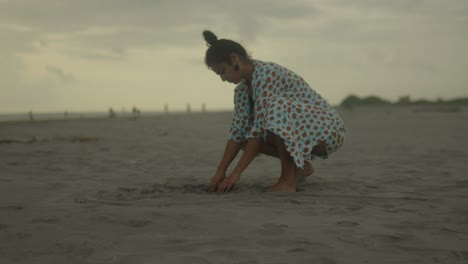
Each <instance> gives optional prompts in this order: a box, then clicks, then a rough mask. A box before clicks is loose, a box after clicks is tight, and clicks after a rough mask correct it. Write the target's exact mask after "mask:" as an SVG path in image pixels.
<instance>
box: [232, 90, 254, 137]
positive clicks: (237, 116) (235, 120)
mask: <svg viewBox="0 0 468 264" xmlns="http://www.w3.org/2000/svg"><path fill="white" fill-rule="evenodd" d="M245 90H246V89H244V87H242V86H238V87H236V89H235V91H234V115H233V117H232V123H231V125H230V126H229V139H231V140H234V141H236V142H242V141H245V140H246V138H245V135H246V129H247V127H248V121H249V112H248V97H247V92H246V91H245Z"/></svg>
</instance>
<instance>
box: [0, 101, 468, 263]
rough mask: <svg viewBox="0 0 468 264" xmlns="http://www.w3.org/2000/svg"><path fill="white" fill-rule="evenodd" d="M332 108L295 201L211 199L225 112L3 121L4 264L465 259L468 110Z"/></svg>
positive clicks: (261, 178) (260, 176) (268, 164)
mask: <svg viewBox="0 0 468 264" xmlns="http://www.w3.org/2000/svg"><path fill="white" fill-rule="evenodd" d="M340 113H341V115H342V117H343V119H344V121H345V124H346V129H347V138H346V142H345V145H344V146H343V148H342V149H341V150H340V151H339V152H337V153H334V154H333V155H331V156H330V158H329V159H327V160H315V161H313V165H314V167H315V168H316V173H315V174H314V175H313V176H311V177H309V178H307V179H306V181H304V182H303V183H301V184H300V186H299V190H298V192H297V193H293V194H278V193H267V192H264V189H265V188H267V187H269V186H270V185H272V184H273V183H274V182H275V181H276V180H277V178H278V176H279V172H280V165H279V161H278V160H275V159H273V158H270V157H266V156H261V157H258V158H257V159H256V160H254V162H253V163H252V164H251V166H250V167H249V168H248V169H247V170H246V172H245V173H244V174H243V176H242V178H241V180H240V182H239V183H238V184H237V186H236V188H235V190H234V191H232V192H230V193H227V194H210V193H206V192H205V188H206V187H207V184H208V182H209V179H210V178H211V177H212V176H213V174H214V172H215V168H216V166H217V164H218V162H219V160H220V159H221V155H222V152H223V150H224V146H225V142H226V139H227V128H228V125H229V123H230V120H231V115H232V114H231V113H230V112H224V113H223V112H220V113H204V114H202V113H192V114H177V115H160V116H145V115H144V114H143V115H142V116H141V117H140V118H139V119H137V120H132V119H130V118H116V119H107V118H103V119H83V120H62V121H60V120H56V121H34V122H3V123H0V142H1V144H0V263H2V264H12V263H47V264H54V263H57V264H58V263H60V264H63V263H99V264H107V263H109V264H110V263H122V264H123V263H164V264H165V263H168V264H170V263H190V264H202V263H216V264H217V263H222V264H229V263H236V264H255V263H259V264H260V263H269V264H270V263H297V264H300V263H307V264H310V263H323V264H333V263H370V264H373V263H394V264H397V263H411V264H416V263H424V264H427V263H447V264H456V263H468V173H467V171H468V122H467V121H468V108H464V109H462V111H459V112H438V111H414V109H412V108H410V107H376V108H355V109H353V110H352V111H350V110H344V109H341V110H340Z"/></svg>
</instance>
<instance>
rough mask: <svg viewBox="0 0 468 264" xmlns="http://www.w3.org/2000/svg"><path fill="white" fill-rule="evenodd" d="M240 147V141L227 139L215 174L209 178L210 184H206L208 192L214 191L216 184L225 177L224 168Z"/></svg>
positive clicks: (225, 168)
mask: <svg viewBox="0 0 468 264" xmlns="http://www.w3.org/2000/svg"><path fill="white" fill-rule="evenodd" d="M240 147H241V143H240V142H236V141H234V140H231V139H230V140H228V142H227V143H226V148H225V149H224V154H223V158H222V159H221V162H220V163H219V165H218V168H217V170H216V173H215V175H214V176H213V178H211V182H210V185H209V186H208V192H214V191H216V186H217V185H218V183H220V182H221V181H222V180H224V178H225V177H226V170H227V168H228V167H229V165H230V164H231V162H232V161H233V160H234V158H235V157H236V156H237V153H239V150H240Z"/></svg>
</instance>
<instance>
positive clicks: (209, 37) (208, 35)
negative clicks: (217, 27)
mask: <svg viewBox="0 0 468 264" xmlns="http://www.w3.org/2000/svg"><path fill="white" fill-rule="evenodd" d="M203 37H204V38H205V41H206V43H208V46H212V45H213V44H215V42H216V41H217V40H218V37H217V36H216V35H215V34H214V33H213V32H211V31H209V30H205V31H203Z"/></svg>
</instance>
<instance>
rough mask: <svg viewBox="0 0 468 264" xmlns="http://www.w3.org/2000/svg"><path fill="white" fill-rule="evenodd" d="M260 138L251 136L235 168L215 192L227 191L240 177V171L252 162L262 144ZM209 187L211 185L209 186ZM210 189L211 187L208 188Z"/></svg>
mask: <svg viewBox="0 0 468 264" xmlns="http://www.w3.org/2000/svg"><path fill="white" fill-rule="evenodd" d="M262 140H263V139H262V138H251V139H249V141H248V142H247V146H245V150H244V154H242V157H241V158H240V160H239V162H238V163H237V166H236V168H235V169H234V170H233V171H232V172H231V174H230V175H229V177H227V178H225V179H224V180H223V181H222V182H221V183H220V184H219V186H218V188H217V190H216V191H217V192H228V191H230V190H231V189H232V187H233V186H234V184H235V183H236V182H237V181H238V180H239V179H240V175H241V173H242V172H243V171H244V170H245V169H246V168H247V166H248V165H249V164H250V162H252V160H253V159H254V158H255V156H256V155H257V153H258V152H259V151H260V147H261V146H262ZM210 187H211V186H210ZM210 190H212V189H210Z"/></svg>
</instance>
